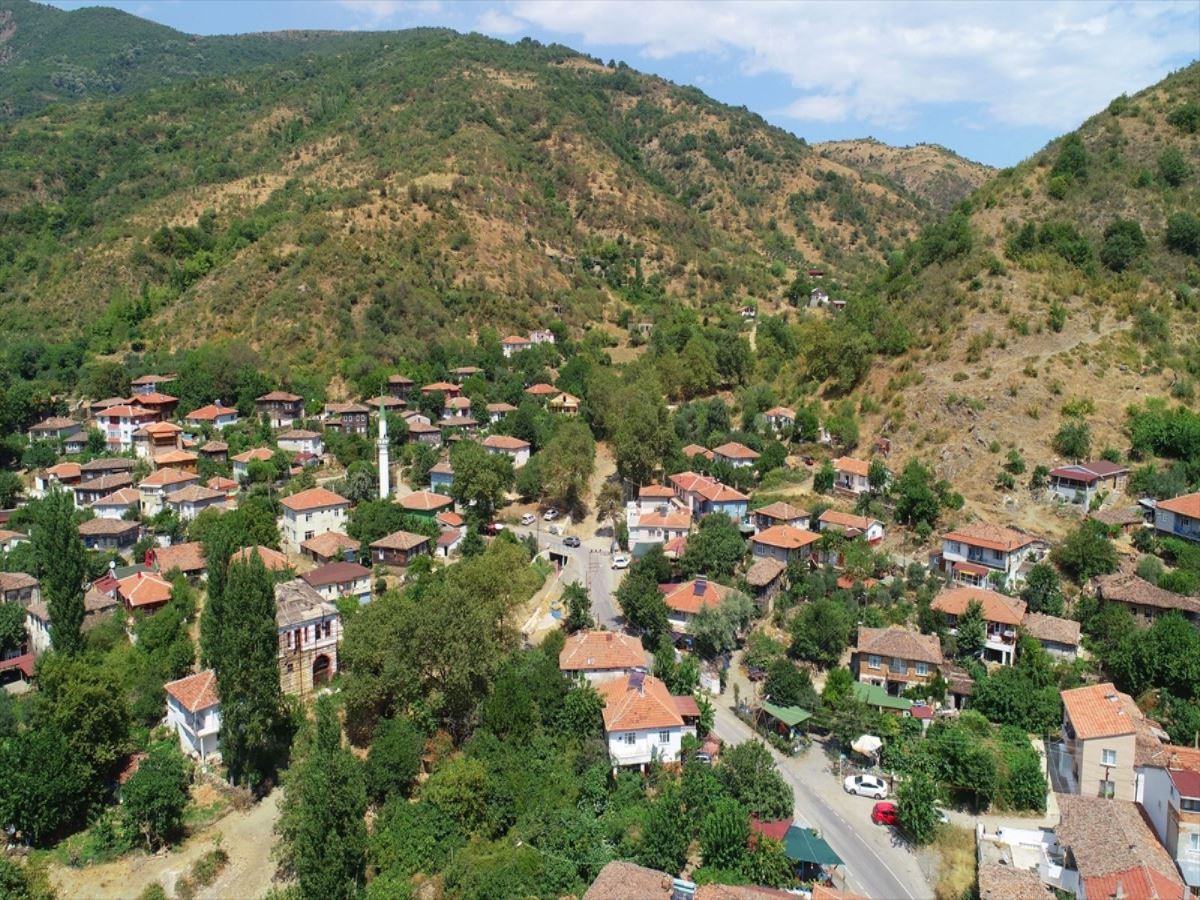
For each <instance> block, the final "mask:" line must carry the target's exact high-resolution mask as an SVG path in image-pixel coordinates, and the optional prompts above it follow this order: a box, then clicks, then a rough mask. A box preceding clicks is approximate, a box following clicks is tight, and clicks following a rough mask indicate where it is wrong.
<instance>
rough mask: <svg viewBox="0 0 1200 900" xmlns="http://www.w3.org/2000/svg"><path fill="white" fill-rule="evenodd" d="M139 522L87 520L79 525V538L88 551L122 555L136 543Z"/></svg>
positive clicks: (140, 527)
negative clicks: (110, 551)
mask: <svg viewBox="0 0 1200 900" xmlns="http://www.w3.org/2000/svg"><path fill="white" fill-rule="evenodd" d="M141 533H142V526H141V523H140V522H136V521H135V522H129V521H126V520H125V519H88V520H87V521H86V522H81V523H80V525H79V536H80V537H81V538H83V545H84V546H85V547H87V548H88V549H89V550H101V551H109V550H112V551H115V552H117V553H123V552H125V551H127V550H128V549H129V548H130V547H132V546H133V545H134V544H136V543H137V542H138V538H139V537H140V536H141Z"/></svg>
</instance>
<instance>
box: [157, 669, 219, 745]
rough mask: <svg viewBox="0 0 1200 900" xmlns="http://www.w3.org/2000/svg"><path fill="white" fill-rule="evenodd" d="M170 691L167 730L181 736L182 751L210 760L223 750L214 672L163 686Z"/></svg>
mask: <svg viewBox="0 0 1200 900" xmlns="http://www.w3.org/2000/svg"><path fill="white" fill-rule="evenodd" d="M163 689H164V690H165V691H166V692H167V727H168V728H170V729H171V730H172V731H174V732H175V734H176V735H177V736H178V737H179V749H180V750H182V751H183V752H184V753H185V754H187V755H188V756H191V757H194V758H196V759H199V760H201V761H204V760H207V759H208V758H209V757H210V756H213V755H215V754H216V753H218V752H219V750H220V744H219V741H218V738H219V736H220V733H221V700H220V697H219V696H218V693H217V676H216V673H215V672H213V671H212V670H211V669H206V670H205V671H203V672H197V673H196V674H195V675H188V676H187V677H185V678H180V679H178V680H177V681H169V682H167V683H166V684H165V685H163Z"/></svg>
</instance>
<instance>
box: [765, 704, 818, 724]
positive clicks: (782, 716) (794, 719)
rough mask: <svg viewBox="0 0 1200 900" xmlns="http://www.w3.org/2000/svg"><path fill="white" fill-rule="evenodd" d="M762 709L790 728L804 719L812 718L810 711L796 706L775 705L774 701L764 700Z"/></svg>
mask: <svg viewBox="0 0 1200 900" xmlns="http://www.w3.org/2000/svg"><path fill="white" fill-rule="evenodd" d="M762 710H763V712H765V713H766V714H767V715H769V716H771V717H772V718H775V719H778V720H779V721H780V722H782V723H783V724H784V725H787V726H788V727H790V728H795V727H796V726H797V725H799V724H800V723H801V722H803V721H805V720H806V719H811V718H812V713H810V712H809V711H808V710H806V709H801V708H800V707H798V706H776V705H775V704H774V703H768V702H766V701H765V700H764V701H763V704H762Z"/></svg>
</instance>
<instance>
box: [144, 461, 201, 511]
mask: <svg viewBox="0 0 1200 900" xmlns="http://www.w3.org/2000/svg"><path fill="white" fill-rule="evenodd" d="M199 483H200V476H199V475H195V474H192V473H191V472H183V471H180V470H179V469H176V468H173V467H171V466H166V467H164V468H162V469H158V470H157V471H155V472H151V473H150V474H149V475H147V476H146V477H145V478H143V479H142V480H141V481H139V482H138V493H139V494H140V495H141V505H142V515H144V516H156V515H158V514H159V513H160V512H162V510H163V509H164V507H165V505H166V498H167V497H169V496H170V495H171V494H173V493H175V492H176V491H181V490H183V489H184V488H186V487H192V486H194V485H196V484H199Z"/></svg>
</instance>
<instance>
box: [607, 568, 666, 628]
mask: <svg viewBox="0 0 1200 900" xmlns="http://www.w3.org/2000/svg"><path fill="white" fill-rule="evenodd" d="M646 559H647V557H642V558H641V559H639V560H638V561H637V562H635V563H634V564H633V565H632V566H630V567H629V571H628V572H626V573H625V578H624V579H623V580H622V581H621V585H620V587H618V588H617V592H616V594H615V595H614V596H615V598H616V601H617V605H618V606H619V607H620V608H621V613H622V615H624V617H625V624H626V625H628V626H629V627H630V628H633V629H635V630H637V631H638V632H640V633H641V634H642V637H643V641H644V643H647V644H649V645H651V646H656V645H657V644H658V639H659V638H660V637H661V636H662V635H664V634H666V633H667V632H669V631H670V626H669V624H668V623H667V604H666V603H665V602H664V601H663V595H662V592H661V591H659V589H658V585H659V582H658V580H657V578H656V573H655V572H653V571H652V569H651V567H650V566H649V565H647V563H646Z"/></svg>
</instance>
